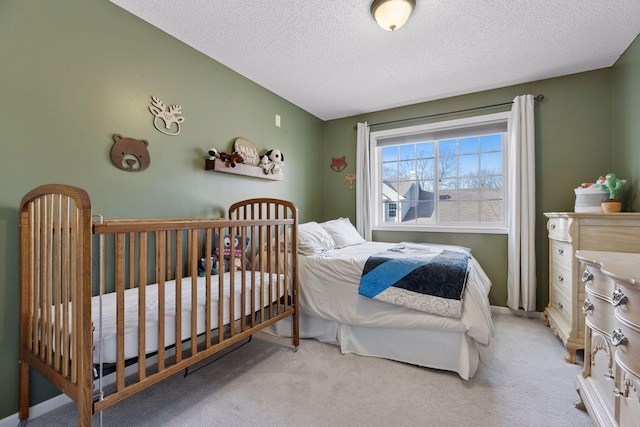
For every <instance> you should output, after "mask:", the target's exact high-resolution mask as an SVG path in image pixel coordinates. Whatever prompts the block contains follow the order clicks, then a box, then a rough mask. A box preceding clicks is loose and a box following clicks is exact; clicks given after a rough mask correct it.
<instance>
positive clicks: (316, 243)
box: [298, 221, 335, 255]
mask: <svg viewBox="0 0 640 427" xmlns="http://www.w3.org/2000/svg"><path fill="white" fill-rule="evenodd" d="M331 249H335V243H334V241H333V239H332V238H331V236H330V235H329V234H328V233H327V232H326V231H325V229H324V228H322V227H321V226H320V224H318V223H317V222H315V221H311V222H307V223H304V224H299V225H298V253H300V254H302V255H314V254H320V253H323V252H326V251H328V250H331Z"/></svg>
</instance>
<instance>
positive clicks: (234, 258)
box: [212, 234, 251, 272]
mask: <svg viewBox="0 0 640 427" xmlns="http://www.w3.org/2000/svg"><path fill="white" fill-rule="evenodd" d="M241 239H242V237H241V236H234V240H233V241H231V235H229V234H225V235H224V238H223V247H222V254H223V259H224V272H227V271H230V269H233V271H240V270H251V261H250V260H249V257H248V256H247V254H246V253H244V252H242V244H241V243H242V240H241ZM217 244H218V237H217V236H216V238H215V241H214V243H213V246H214V252H215V254H214V255H213V256H212V258H215V266H216V268H217V269H218V271H222V268H221V266H220V261H219V260H220V248H218V247H217ZM245 249H246V250H249V237H247V238H246V242H245Z"/></svg>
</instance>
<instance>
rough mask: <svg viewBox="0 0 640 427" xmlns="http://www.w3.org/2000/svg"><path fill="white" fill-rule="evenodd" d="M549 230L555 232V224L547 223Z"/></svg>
mask: <svg viewBox="0 0 640 427" xmlns="http://www.w3.org/2000/svg"><path fill="white" fill-rule="evenodd" d="M549 229H550V230H555V229H556V223H555V222H551V223H549Z"/></svg>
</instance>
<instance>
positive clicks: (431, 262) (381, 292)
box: [358, 243, 471, 318]
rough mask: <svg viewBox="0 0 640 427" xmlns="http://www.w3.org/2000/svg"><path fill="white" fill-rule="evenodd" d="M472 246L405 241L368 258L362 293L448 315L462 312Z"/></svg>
mask: <svg viewBox="0 0 640 427" xmlns="http://www.w3.org/2000/svg"><path fill="white" fill-rule="evenodd" d="M470 257H471V250H470V249H469V248H464V247H461V246H448V245H431V244H410V243H401V244H399V245H396V246H394V247H393V248H390V249H388V250H386V251H384V252H382V253H379V254H376V255H372V256H370V257H369V258H368V259H367V262H366V263H365V265H364V268H363V271H362V277H361V278H360V286H359V288H358V293H359V294H360V295H363V296H365V297H369V298H373V299H376V300H379V301H384V302H387V303H391V304H396V305H401V306H403V307H407V308H411V309H414V310H420V311H425V312H427V313H432V314H437V315H440V316H446V317H455V318H460V317H461V316H462V301H463V299H462V296H463V294H464V290H465V288H466V285H467V277H468V275H469V273H468V269H469V258H470Z"/></svg>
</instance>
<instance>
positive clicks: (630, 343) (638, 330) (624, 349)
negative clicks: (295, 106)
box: [611, 311, 640, 377]
mask: <svg viewBox="0 0 640 427" xmlns="http://www.w3.org/2000/svg"><path fill="white" fill-rule="evenodd" d="M615 317H616V319H617V320H618V327H619V328H620V330H621V331H622V333H623V334H624V337H625V342H624V343H622V344H620V345H618V346H617V348H616V361H617V362H618V363H619V364H620V366H621V367H622V368H624V369H626V370H627V371H629V372H631V373H632V374H633V375H635V376H636V377H640V357H638V355H640V326H638V325H634V324H632V323H629V322H627V321H625V320H623V319H621V318H620V316H619V315H618V313H617V311H616V316H615ZM614 339H615V338H612V340H611V341H612V342H613V341H614Z"/></svg>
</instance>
